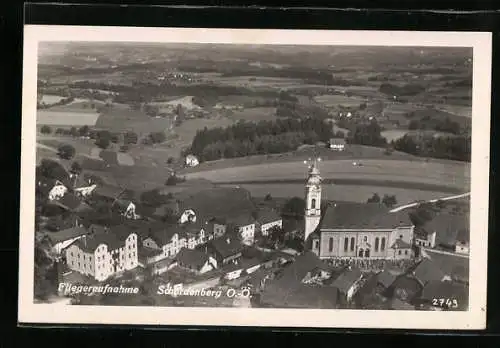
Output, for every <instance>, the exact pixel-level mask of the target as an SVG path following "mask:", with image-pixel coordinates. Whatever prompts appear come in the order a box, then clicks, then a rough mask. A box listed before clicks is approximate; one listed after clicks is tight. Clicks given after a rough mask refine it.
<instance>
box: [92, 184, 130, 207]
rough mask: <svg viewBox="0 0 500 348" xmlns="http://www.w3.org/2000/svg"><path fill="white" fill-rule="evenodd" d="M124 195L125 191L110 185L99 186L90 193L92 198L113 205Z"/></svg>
mask: <svg viewBox="0 0 500 348" xmlns="http://www.w3.org/2000/svg"><path fill="white" fill-rule="evenodd" d="M124 193H125V189H123V188H121V187H116V186H110V185H99V186H97V187H96V188H95V189H94V190H93V191H92V197H96V198H100V199H102V200H104V201H107V202H110V203H113V202H114V201H115V200H117V199H119V198H121V197H122V196H123V194H124Z"/></svg>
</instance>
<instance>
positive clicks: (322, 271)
mask: <svg viewBox="0 0 500 348" xmlns="http://www.w3.org/2000/svg"><path fill="white" fill-rule="evenodd" d="M37 180H38V182H37V190H38V192H39V194H41V195H44V197H45V199H46V203H47V204H48V205H55V206H57V207H59V208H64V211H65V214H66V215H65V216H67V217H66V218H61V219H59V220H58V223H57V224H56V225H58V226H59V227H58V228H51V229H52V231H49V232H46V235H47V238H48V239H49V240H50V241H51V245H52V252H53V253H54V254H55V255H56V256H57V258H58V259H59V260H60V261H61V262H62V263H63V264H64V266H65V268H66V269H67V270H68V271H69V272H77V273H78V274H81V275H83V276H85V277H88V278H89V279H91V280H92V281H97V282H101V281H105V280H108V279H110V278H114V277H119V276H120V275H121V274H122V273H123V272H125V271H127V270H133V269H135V268H138V267H140V268H143V269H145V270H147V271H148V272H150V274H151V275H153V276H157V275H161V274H163V273H165V272H173V273H172V274H174V273H175V272H174V269H176V270H178V269H182V270H183V271H185V272H188V273H190V274H193V275H203V274H209V272H211V271H216V272H218V273H217V274H218V277H220V279H224V280H225V281H228V282H236V283H235V284H239V285H244V286H246V287H250V288H251V289H252V292H253V293H254V294H255V295H256V296H258V298H259V303H260V305H261V306H271V307H294V308H296V307H307V308H311V307H312V308H382V309H404V308H412V309H415V308H424V309H443V308H444V307H446V308H448V309H450V308H452V309H459V308H464V307H463V306H466V305H467V298H468V296H467V291H468V273H467V272H468V265H465V264H464V265H463V267H462V268H461V269H458V268H453V267H449V268H446V267H443V265H442V264H437V263H436V262H434V261H433V260H432V258H431V259H429V258H425V257H422V255H423V254H425V253H423V252H422V251H425V250H427V249H432V248H435V247H437V246H440V247H446V246H448V247H449V248H450V249H451V251H453V252H456V253H462V254H467V253H468V235H469V229H468V219H465V218H463V217H461V216H447V215H445V214H443V215H438V216H437V218H436V219H434V220H432V221H431V222H429V224H428V225H427V226H425V228H419V229H417V230H416V229H415V226H414V224H413V223H412V221H411V219H410V217H409V214H408V212H405V211H398V212H390V211H389V210H388V208H386V207H385V206H384V205H381V204H378V203H349V202H337V203H334V202H328V204H326V205H322V204H321V202H322V197H321V196H322V186H321V181H322V179H321V176H320V172H319V168H318V166H317V164H316V163H313V164H312V165H311V166H310V167H309V172H308V178H307V182H306V186H305V214H304V227H303V231H304V250H303V251H301V252H298V253H297V254H295V255H294V254H292V253H284V252H280V251H269V250H263V249H261V248H257V247H255V242H256V238H257V235H259V236H262V237H264V238H265V237H266V236H268V235H269V234H270V233H271V231H272V230H273V229H277V230H279V231H281V232H282V233H283V229H282V228H283V221H282V218H281V216H280V215H279V214H277V212H276V211H274V210H272V209H270V208H258V207H256V205H255V204H254V202H253V200H252V198H251V196H250V194H249V192H248V191H246V190H244V189H241V188H237V187H235V188H232V187H225V188H221V187H215V186H214V187H210V188H203V189H196V190H194V191H190V190H189V189H187V190H185V191H181V192H180V193H179V195H177V196H176V198H175V199H173V200H171V201H169V202H168V203H164V204H162V205H161V206H160V207H158V208H157V209H155V212H157V211H158V210H160V211H170V212H171V213H172V214H173V216H175V221H170V222H166V221H165V220H162V219H161V218H160V217H161V214H159V215H156V214H155V213H153V214H149V213H146V214H143V213H142V212H141V214H138V212H137V210H138V209H137V207H136V204H135V203H134V202H133V199H130V197H128V198H126V197H127V196H126V194H125V193H124V190H122V189H119V188H115V187H110V186H107V185H100V184H95V183H92V182H85V181H82V182H81V181H79V180H78V178H75V177H73V176H70V178H69V181H66V182H65V180H48V179H43V178H37ZM68 200H71V201H74V202H75V203H73V204H69V203H68V202H67V201H68ZM76 202H79V203H78V204H77V203H76ZM96 202H100V203H99V204H102V203H103V202H104V203H105V204H107V206H108V207H110V209H111V210H110V211H111V213H112V214H114V216H119V219H118V221H117V222H113V223H110V222H109V221H106V218H105V217H104V218H102V217H101V219H92V218H89V216H91V215H88V214H87V215H86V214H85V213H82V211H83V212H85V211H86V210H85V209H81V206H82V205H83V206H85V207H86V209H87V210H88V209H90V210H92V209H94V210H95V208H96V204H97V203H96ZM462 259H463V260H466V258H462ZM372 262H379V263H380V262H382V263H383V264H384V265H385V263H386V264H387V265H394V264H396V263H398V262H399V263H401V262H402V263H403V264H404V265H405V267H404V269H399V270H395V269H391V267H382V268H381V269H374V268H372V269H367V268H366V267H363V266H366V265H367V264H371V263H372ZM457 275H461V277H457ZM169 278H170V277H169ZM179 282H180V283H182V281H181V280H179ZM438 295H439V296H441V297H443V298H450V299H452V300H453V299H455V300H456V304H455V302H453V303H451V304H450V303H447V304H442V303H441V304H439V303H438V304H436V303H432V302H433V301H432V299H436V298H438V297H436V296H438ZM441 297H439V298H441ZM434 302H435V301H434ZM352 306H355V307H352ZM356 306H357V307H356Z"/></svg>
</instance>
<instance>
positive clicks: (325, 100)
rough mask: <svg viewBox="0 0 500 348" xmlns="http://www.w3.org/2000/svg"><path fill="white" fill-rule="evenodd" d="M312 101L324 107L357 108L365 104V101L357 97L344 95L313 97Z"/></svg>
mask: <svg viewBox="0 0 500 348" xmlns="http://www.w3.org/2000/svg"><path fill="white" fill-rule="evenodd" d="M314 100H315V101H316V102H318V103H320V104H323V105H325V106H326V107H337V106H344V107H357V106H359V105H360V104H362V103H365V102H366V101H367V99H365V98H362V97H357V96H351V97H348V96H345V95H336V94H323V95H319V96H316V97H314Z"/></svg>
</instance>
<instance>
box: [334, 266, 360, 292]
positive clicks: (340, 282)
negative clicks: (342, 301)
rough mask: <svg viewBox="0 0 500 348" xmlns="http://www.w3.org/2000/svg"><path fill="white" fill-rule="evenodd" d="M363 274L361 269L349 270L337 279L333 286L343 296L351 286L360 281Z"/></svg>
mask: <svg viewBox="0 0 500 348" xmlns="http://www.w3.org/2000/svg"><path fill="white" fill-rule="evenodd" d="M362 275H363V274H362V273H361V270H360V269H359V268H352V269H347V270H345V271H344V272H343V273H341V274H340V276H338V277H337V279H335V280H334V281H333V283H332V284H331V286H333V287H336V288H337V289H339V291H340V292H341V293H343V294H347V292H348V291H349V289H350V288H351V286H353V285H354V283H355V282H356V281H358V280H359V279H360V278H361V276H362Z"/></svg>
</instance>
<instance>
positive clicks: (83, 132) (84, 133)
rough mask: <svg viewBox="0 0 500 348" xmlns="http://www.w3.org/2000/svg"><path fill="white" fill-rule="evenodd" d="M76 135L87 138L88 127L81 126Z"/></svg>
mask: <svg viewBox="0 0 500 348" xmlns="http://www.w3.org/2000/svg"><path fill="white" fill-rule="evenodd" d="M78 133H79V134H80V136H81V137H87V136H89V133H90V128H89V126H81V127H80V129H78Z"/></svg>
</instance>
